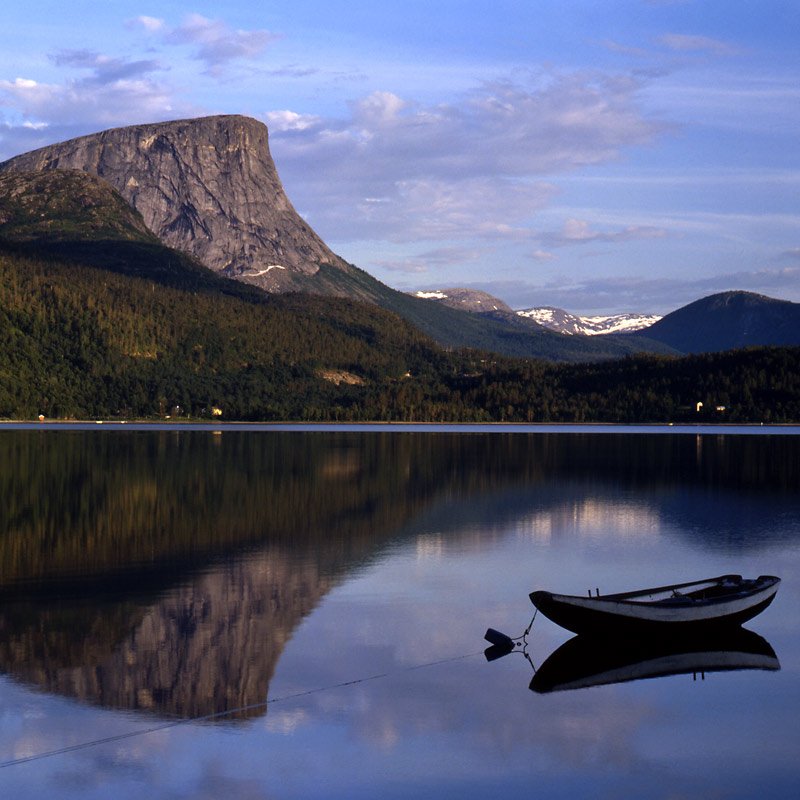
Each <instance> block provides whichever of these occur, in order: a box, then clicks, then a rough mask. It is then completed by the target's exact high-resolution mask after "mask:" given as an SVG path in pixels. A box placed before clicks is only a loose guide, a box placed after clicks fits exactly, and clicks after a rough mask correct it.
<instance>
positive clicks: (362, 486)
mask: <svg viewBox="0 0 800 800" xmlns="http://www.w3.org/2000/svg"><path fill="white" fill-rule="evenodd" d="M797 434H798V429H797V428H744V429H737V428H713V429H711V428H682V429H677V428H674V429H673V428H657V429H656V428H648V427H646V426H642V427H636V428H614V427H608V426H605V427H604V426H591V427H586V428H580V427H573V428H569V427H566V426H564V427H547V426H534V427H530V426H506V427H503V426H495V427H490V426H465V427H459V426H441V427H435V426H410V427H403V426H357V427H351V428H340V427H339V428H337V427H336V426H316V427H309V426H306V427H292V426H226V425H222V426H218V427H215V428H213V429H210V428H208V427H205V426H186V425H184V426H174V427H171V428H170V427H165V426H163V425H160V426H159V425H141V426H134V425H127V426H111V425H108V424H104V425H103V426H102V428H101V427H100V426H99V425H94V424H86V425H70V426H48V425H46V424H45V425H35V424H33V425H3V426H2V427H1V428H0V498H2V499H0V565H2V567H1V569H2V572H1V573H0V596H1V597H0V600H1V602H0V795H1V796H3V797H14V798H40V797H42V798H44V797H48V798H53V797H57V798H76V800H77V799H78V798H80V800H87V798H108V797H113V798H115V800H125V799H126V798H140V797H153V798H206V797H207V798H219V797H225V798H228V799H229V800H233V799H234V798H236V799H238V798H248V799H249V798H272V799H275V800H280V799H282V798H350V799H352V798H374V797H381V798H407V797H415V798H438V799H441V798H450V797H452V798H465V797H467V798H472V797H481V798H483V797H487V796H502V797H508V798H517V797H519V798H522V797H524V798H531V797H546V798H574V797H592V798H658V799H659V800H673V799H674V798H692V799H693V798H715V799H716V798H726V799H727V798H751V797H753V796H770V797H775V798H789V797H796V796H797V792H798V790H800V721H798V718H799V716H800V715H799V714H798V711H800V614H798V608H800V436H798V435H797ZM725 573H741V574H743V575H746V576H749V577H755V576H757V575H760V574H773V575H778V576H780V577H781V578H782V584H781V587H780V590H779V592H778V595H777V597H776V599H775V602H774V603H773V604H772V605H771V606H770V607H769V608H768V609H766V611H764V613H763V614H761V615H760V616H757V617H756V618H755V619H753V620H751V621H750V622H748V623H747V624H746V625H745V628H746V629H747V632H746V633H744V634H742V635H740V636H732V637H731V640H730V641H729V642H724V643H723V644H722V645H715V646H714V647H713V648H709V649H710V650H712V651H713V652H710V653H700V654H698V653H689V654H688V656H689V657H688V659H687V660H681V658H682V657H683V656H686V655H687V654H682V656H681V658H679V657H678V656H677V655H676V654H674V653H667V654H666V656H665V654H664V653H661V652H657V653H649V654H645V656H646V657H643V659H642V663H645V664H646V663H657V664H659V665H660V670H659V671H660V672H667V673H672V674H665V675H661V676H660V677H652V678H643V679H635V680H634V679H632V678H634V677H636V675H637V673H636V672H635V670H634V671H632V669H633V668H632V667H631V666H630V665H627V664H626V665H623V666H624V668H623V669H622V671H620V672H613V673H611V672H609V670H608V669H607V666H608V663H609V662H610V661H612V662H613V661H614V659H615V657H616V656H617V655H618V653H617V652H616V649H618V648H615V646H614V644H613V642H609V643H608V647H607V648H604V647H603V646H602V644H601V645H600V646H599V647H598V646H595V647H594V651H593V652H588V653H587V652H582V653H580V654H579V655H577V656H576V655H575V653H574V650H573V652H572V654H571V653H570V649H571V648H572V647H573V645H568V644H567V643H568V641H569V640H571V639H572V635H571V634H570V633H568V632H567V631H565V630H563V629H561V628H559V627H558V626H556V625H554V624H553V623H552V622H550V621H548V620H547V619H544V618H543V617H542V616H541V615H539V616H537V617H536V619H535V621H534V623H533V627H532V629H531V632H530V634H529V635H528V637H527V641H528V647H527V650H526V652H527V655H528V658H526V657H525V655H524V654H523V653H522V652H514V653H511V654H509V655H506V656H505V657H502V658H498V659H496V660H488V659H487V657H486V656H485V654H484V650H485V649H486V648H487V647H488V643H487V642H486V641H484V640H483V635H484V632H485V631H486V629H487V628H489V627H492V628H496V629H499V630H501V631H504V632H506V633H508V634H509V635H512V636H520V635H521V634H522V633H523V631H524V630H525V629H526V627H527V626H528V624H529V623H530V622H531V618H532V616H533V607H532V605H531V603H530V601H529V599H528V594H529V593H530V592H531V591H533V590H534V589H550V590H553V591H559V592H563V593H569V594H580V595H585V594H586V593H587V591H591V592H592V593H594V592H595V591H596V590H597V589H599V590H600V592H601V593H602V592H614V591H624V590H627V589H636V588H640V587H644V586H658V585H663V584H670V583H676V582H680V581H689V580H694V579H699V578H704V577H708V576H714V575H721V574H725ZM562 646H564V647H563V649H560V648H562ZM556 651H558V652H556ZM593 664H596V665H605V666H604V670H605V673H604V674H605V678H604V679H603V680H602V681H598V682H595V683H594V684H592V680H591V679H586V676H591V675H592V673H593V671H594V672H596V671H597V670H598V669H599V667H597V668H596V669H595V668H594V667H593V666H592V665H593ZM665 664H666V665H671V668H665V666H664V665H665ZM687 664H688V665H689V666H686V665H687ZM634 666H635V665H634ZM723 667H728V668H724V669H723ZM730 667H735V668H730ZM576 673H581V674H583V676H584V680H583V681H582V682H581V683H580V686H579V688H563V687H562V685H561V684H562V682H563V681H566V680H570V679H573V678H574V677H575V675H576ZM645 674H646V673H645ZM623 678H627V679H623ZM573 685H574V684H573Z"/></svg>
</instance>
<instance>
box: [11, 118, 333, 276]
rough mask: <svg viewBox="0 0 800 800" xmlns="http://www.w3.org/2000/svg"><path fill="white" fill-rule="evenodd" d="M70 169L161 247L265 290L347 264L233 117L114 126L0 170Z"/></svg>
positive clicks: (252, 123)
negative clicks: (123, 205) (119, 200)
mask: <svg viewBox="0 0 800 800" xmlns="http://www.w3.org/2000/svg"><path fill="white" fill-rule="evenodd" d="M53 168H60V169H72V170H81V171H83V172H89V173H92V174H94V175H98V176H100V177H102V178H105V179H106V180H107V181H108V182H109V183H110V184H111V185H112V186H113V187H114V188H115V189H116V190H117V191H118V192H119V193H120V194H121V195H122V196H123V197H124V198H125V199H126V200H127V201H128V202H129V203H130V204H131V205H132V206H133V208H135V209H136V210H137V211H138V212H139V213H140V214H141V216H142V218H143V220H144V222H145V224H146V225H147V227H148V228H150V229H151V230H152V231H153V232H154V233H155V234H156V236H158V238H159V239H160V240H161V241H162V242H163V243H164V244H166V245H167V246H169V247H172V248H174V249H177V250H181V251H184V252H187V253H191V254H192V255H194V256H196V257H197V258H199V259H200V260H201V261H202V262H203V263H204V264H205V265H206V266H207V267H209V268H210V269H212V270H214V271H216V272H221V273H223V274H224V275H226V276H228V277H234V278H239V279H241V280H246V281H248V282H251V283H255V284H256V285H258V286H261V287H262V288H265V289H267V290H269V291H284V290H291V289H302V288H304V287H305V281H304V278H305V277H307V276H311V275H315V274H316V273H317V272H318V271H319V269H320V267H321V266H322V265H324V264H326V265H333V266H335V267H337V268H338V269H342V270H345V271H346V269H347V268H346V265H345V264H344V262H343V261H342V260H341V259H340V258H338V256H336V255H335V254H334V253H332V252H331V251H330V250H329V249H328V247H327V246H326V245H325V243H324V242H323V241H322V240H321V239H320V238H319V237H318V236H317V235H316V234H315V233H314V231H312V230H311V228H309V226H308V225H306V223H305V222H304V221H303V220H302V219H301V218H300V216H299V215H298V214H297V212H296V211H295V210H294V208H293V207H292V204H291V203H290V202H289V199H288V198H287V197H286V194H285V192H284V191H283V186H282V185H281V182H280V179H279V178H278V173H277V170H276V169H275V165H274V163H273V161H272V157H271V156H270V153H269V146H268V141H267V128H266V126H265V125H263V124H262V123H260V122H257V121H256V120H253V119H249V118H248V117H242V116H218V117H205V118H201V119H193V120H178V121H175V122H162V123H155V124H150V125H133V126H130V127H126V128H113V129H111V130H107V131H103V132H101V133H95V134H90V135H88V136H81V137H80V138H77V139H71V140H70V141H67V142H61V143H60V144H54V145H49V146H47V147H43V148H40V149H39V150H34V151H32V152H30V153H25V154H23V155H20V156H17V157H15V158H12V159H10V160H9V161H6V162H5V163H3V164H0V172H9V171H14V172H16V171H20V170H44V169H53Z"/></svg>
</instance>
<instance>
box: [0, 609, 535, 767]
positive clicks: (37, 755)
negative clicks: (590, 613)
mask: <svg viewBox="0 0 800 800" xmlns="http://www.w3.org/2000/svg"><path fill="white" fill-rule="evenodd" d="M534 616H535V615H534ZM531 624H532V623H531ZM482 652H483V651H478V652H477V653H467V654H466V655H461V656H451V657H450V658H442V659H439V660H438V661H429V662H428V663H426V664H416V665H414V666H413V667H406V668H404V669H399V670H395V671H394V672H382V673H380V674H378V675H369V676H367V677H365V678H356V679H355V680H352V681H344V682H343V683H334V684H331V685H330V686H321V687H318V688H316V689H306V690H305V691H302V692H295V693H294V694H287V695H284V696H283V697H273V698H272V699H271V700H264V701H262V702H261V703H251V704H250V705H246V706H239V707H238V708H229V709H227V710H225V711H217V712H215V713H213V714H205V715H204V716H200V717H188V718H186V719H176V720H173V721H171V722H163V723H161V724H160V725H153V726H151V727H149V728H142V729H140V730H136V731H128V733H118V734H116V735H114V736H105V737H103V738H102V739H92V740H90V741H88V742H80V743H79V744H73V745H69V746H67V747H59V748H58V749H56V750H46V751H44V752H42V753H34V754H33V755H30V756H22V757H20V758H14V759H11V760H9V761H2V762H0V769H2V768H3V767H13V766H15V765H17V764H26V763H28V762H29V761H38V760H39V759H42V758H50V757H51V756H59V755H64V754H65V753H73V752H75V751H76V750H85V749H87V748H89V747H97V746H98V745H101V744H110V743H111V742H120V741H124V740H125V739H132V738H134V737H136V736H145V735H147V734H148V733H157V732H159V731H165V730H168V729H169V728H176V727H178V726H179V725H188V724H190V723H192V722H207V721H208V720H211V719H219V718H221V717H226V716H228V715H229V714H238V713H239V712H242V711H252V710H254V709H257V708H265V707H266V706H270V705H273V704H274V703H284V702H286V701H287V700H296V699H297V698H299V697H306V696H308V695H312V694H319V693H320V692H328V691H331V690H332V689H341V688H343V687H345V686H355V685H356V684H358V683H368V682H369V681H376V680H379V679H380V678H388V677H390V676H391V675H398V674H400V673H403V672H413V671H414V670H417V669H424V668H425V667H435V666H437V665H438V664H448V663H451V662H453V661H463V660H465V659H467V658H473V657H475V656H476V655H481V654H482Z"/></svg>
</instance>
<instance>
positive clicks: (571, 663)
mask: <svg viewBox="0 0 800 800" xmlns="http://www.w3.org/2000/svg"><path fill="white" fill-rule="evenodd" d="M780 668H781V665H780V661H778V657H777V656H776V655H775V651H774V650H773V649H772V647H771V646H770V644H769V643H768V642H767V641H766V639H763V638H762V637H761V636H759V635H758V634H755V633H753V632H752V631H748V630H746V629H745V628H737V627H734V628H724V629H721V630H720V631H719V632H717V633H716V634H714V633H712V634H710V635H709V634H704V635H702V636H680V637H674V636H668V637H664V636H655V637H644V638H640V637H629V638H626V639H615V640H612V641H609V639H607V638H606V637H600V636H585V635H579V636H576V637H574V638H573V639H570V640H569V641H568V642H566V643H565V644H563V645H561V647H559V648H558V650H556V651H555V652H554V653H551V654H550V656H549V657H548V658H547V659H546V660H545V662H544V663H543V664H542V665H541V666H540V667H539V669H537V670H536V671H535V674H534V676H533V679H532V680H531V684H530V688H531V689H532V690H533V691H534V692H537V693H539V694H546V693H549V692H556V691H564V690H568V689H585V688H588V687H590V686H605V685H608V684H612V683H624V682H627V681H637V680H643V679H647V678H663V677H666V676H668V675H685V674H692V675H694V676H697V675H700V676H701V677H703V678H704V677H705V676H706V674H709V673H713V672H728V671H732V670H756V669H758V670H773V671H774V670H779V669H780Z"/></svg>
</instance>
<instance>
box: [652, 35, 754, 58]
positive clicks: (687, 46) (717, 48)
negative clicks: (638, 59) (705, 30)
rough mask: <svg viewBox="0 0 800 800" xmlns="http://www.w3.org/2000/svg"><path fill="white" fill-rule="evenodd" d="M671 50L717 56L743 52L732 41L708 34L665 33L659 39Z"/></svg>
mask: <svg viewBox="0 0 800 800" xmlns="http://www.w3.org/2000/svg"><path fill="white" fill-rule="evenodd" d="M657 41H658V42H659V43H660V44H662V45H664V46H665V47H666V48H668V49H669V50H673V51H676V52H681V53H689V52H692V53H696V52H704V53H710V54H711V55H715V56H730V55H738V54H740V53H742V50H741V49H740V48H739V47H737V46H736V45H734V44H731V43H730V42H725V41H722V40H721V39H712V38H710V37H708V36H697V35H689V34H684V33H665V34H664V35H663V36H659V37H658V40H657Z"/></svg>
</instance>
